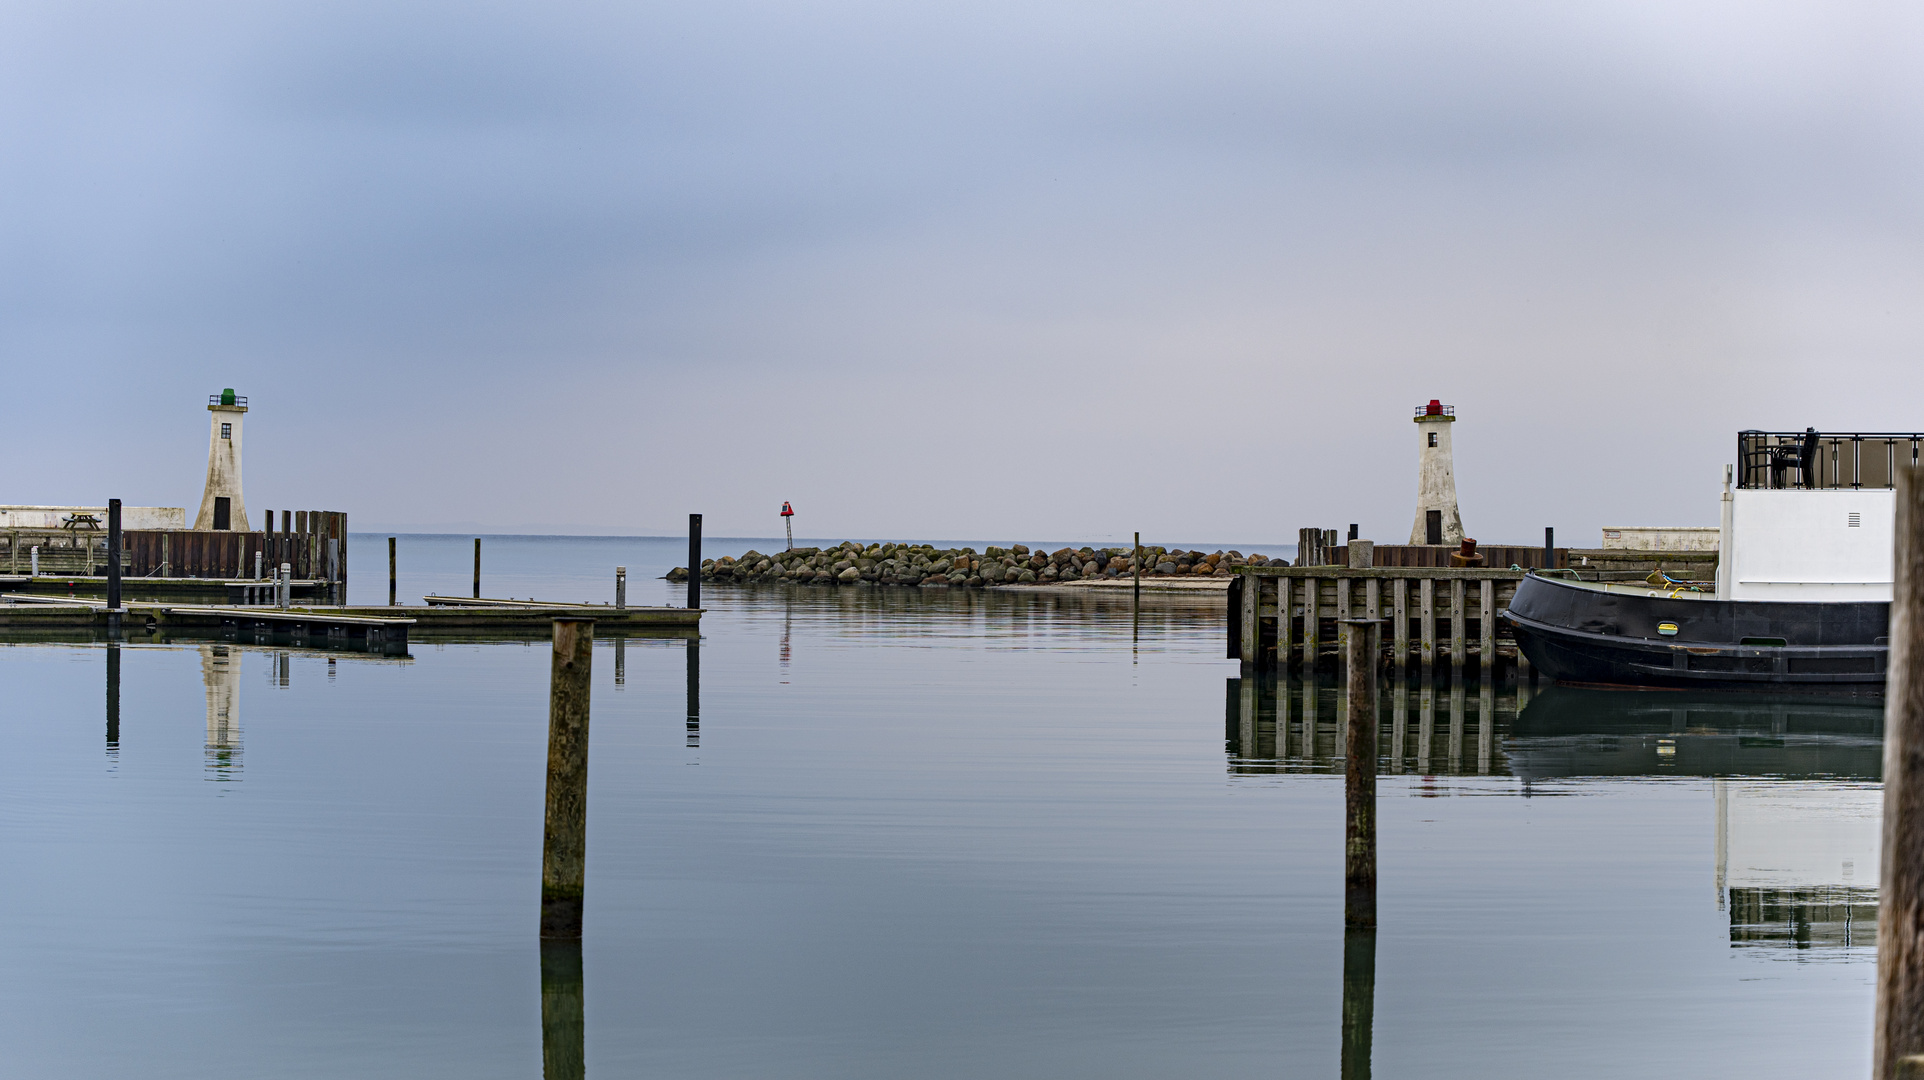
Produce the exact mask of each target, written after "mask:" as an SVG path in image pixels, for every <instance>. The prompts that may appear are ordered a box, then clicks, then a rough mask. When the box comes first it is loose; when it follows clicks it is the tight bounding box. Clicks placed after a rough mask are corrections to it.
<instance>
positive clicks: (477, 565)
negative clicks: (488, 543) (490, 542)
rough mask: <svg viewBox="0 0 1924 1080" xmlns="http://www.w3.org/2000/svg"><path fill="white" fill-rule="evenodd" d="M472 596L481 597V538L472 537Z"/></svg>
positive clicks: (477, 598)
mask: <svg viewBox="0 0 1924 1080" xmlns="http://www.w3.org/2000/svg"><path fill="white" fill-rule="evenodd" d="M474 598H475V599H476V600H479V599H481V538H480V537H478V536H477V537H475V538H474Z"/></svg>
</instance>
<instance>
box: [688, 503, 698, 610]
mask: <svg viewBox="0 0 1924 1080" xmlns="http://www.w3.org/2000/svg"><path fill="white" fill-rule="evenodd" d="M688 606H689V607H691V608H698V607H700V606H701V515H700V514H690V515H688Z"/></svg>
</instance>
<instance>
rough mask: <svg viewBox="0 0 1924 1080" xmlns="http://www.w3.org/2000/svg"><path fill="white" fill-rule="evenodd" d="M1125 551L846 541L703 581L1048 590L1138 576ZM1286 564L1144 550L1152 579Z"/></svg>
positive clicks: (728, 567) (683, 570) (734, 561)
mask: <svg viewBox="0 0 1924 1080" xmlns="http://www.w3.org/2000/svg"><path fill="white" fill-rule="evenodd" d="M1131 550H1132V549H1130V548H1126V547H1108V548H1090V547H1081V548H1067V547H1065V548H1060V549H1058V550H1056V551H1040V550H1032V549H1030V548H1029V546H1028V545H1026V544H1010V545H1009V546H1008V547H995V546H993V545H992V546H990V547H986V548H984V549H983V550H982V551H981V552H979V553H978V552H977V551H976V550H975V549H974V548H967V547H962V548H938V547H935V546H933V545H930V544H870V545H868V546H866V547H864V546H862V545H861V544H857V543H855V542H854V541H844V542H843V543H842V544H841V545H840V546H839V547H831V548H815V547H799V548H791V549H789V550H787V551H783V552H779V553H777V554H772V555H764V554H762V553H761V552H759V551H754V550H749V551H745V552H743V553H742V554H741V555H739V556H733V557H731V556H727V555H724V556H722V557H721V558H719V559H704V560H703V561H702V564H701V578H702V580H703V581H732V582H740V583H744V584H745V583H750V582H767V583H776V582H786V583H789V584H794V585H861V584H870V585H919V586H931V587H942V586H959V587H962V588H970V589H979V588H985V587H987V586H990V585H1049V584H1055V583H1059V582H1067V581H1079V580H1083V579H1086V578H1104V577H1107V578H1126V577H1129V576H1130V574H1131V573H1132V571H1133V570H1134V564H1133V563H1132V561H1131ZM1272 563H1273V564H1274V565H1284V564H1285V563H1286V560H1271V559H1268V558H1265V557H1264V556H1263V555H1261V554H1252V555H1248V556H1244V555H1243V554H1242V553H1241V552H1237V551H1208V552H1205V551H1183V550H1181V549H1169V548H1163V547H1144V548H1143V549H1142V573H1143V576H1144V577H1145V578H1148V577H1164V578H1176V577H1196V578H1205V577H1215V576H1219V575H1220V576H1227V575H1228V574H1230V573H1231V572H1232V571H1233V570H1234V568H1236V567H1238V566H1268V565H1272ZM667 577H668V580H669V581H687V580H688V568H687V567H685V566H678V567H676V568H674V569H673V570H670V571H669V572H668V575H667Z"/></svg>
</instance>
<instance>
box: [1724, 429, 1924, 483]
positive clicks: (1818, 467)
mask: <svg viewBox="0 0 1924 1080" xmlns="http://www.w3.org/2000/svg"><path fill="white" fill-rule="evenodd" d="M1920 451H1924V434H1920V433H1917V432H1862V431H1854V432H1837V431H1829V432H1820V431H1818V430H1816V429H1815V428H1806V429H1804V430H1803V431H1740V432H1738V433H1737V486H1738V487H1740V488H1761V489H1769V488H1801V489H1805V490H1812V491H1815V490H1837V489H1863V488H1873V489H1875V488H1891V487H1895V486H1896V483H1897V467H1898V466H1899V465H1916V464H1918V463H1919V460H1920Z"/></svg>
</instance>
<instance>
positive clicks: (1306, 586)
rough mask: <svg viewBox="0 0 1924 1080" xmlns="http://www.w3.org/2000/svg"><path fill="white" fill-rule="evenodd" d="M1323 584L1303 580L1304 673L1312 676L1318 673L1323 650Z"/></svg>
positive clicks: (1306, 579) (1310, 579) (1314, 580)
mask: <svg viewBox="0 0 1924 1080" xmlns="http://www.w3.org/2000/svg"><path fill="white" fill-rule="evenodd" d="M1322 600H1323V583H1322V582H1321V581H1318V580H1317V579H1315V578H1304V579H1303V673H1304V674H1305V675H1312V674H1314V673H1315V671H1316V661H1317V654H1318V653H1320V652H1322V649H1323V611H1322V608H1321V606H1320V605H1321V604H1322Z"/></svg>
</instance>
